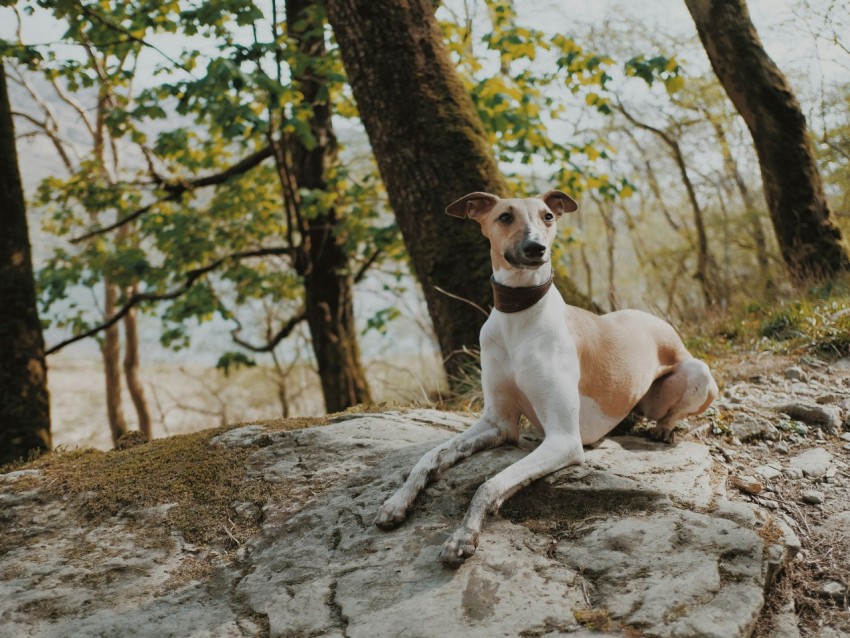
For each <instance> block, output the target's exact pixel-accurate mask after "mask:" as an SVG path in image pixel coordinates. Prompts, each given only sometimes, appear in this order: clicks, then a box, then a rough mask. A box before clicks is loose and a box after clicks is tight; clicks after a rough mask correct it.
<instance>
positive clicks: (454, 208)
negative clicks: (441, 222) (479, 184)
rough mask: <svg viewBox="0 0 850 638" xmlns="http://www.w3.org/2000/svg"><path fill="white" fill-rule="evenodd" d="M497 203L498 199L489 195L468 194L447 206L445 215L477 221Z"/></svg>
mask: <svg viewBox="0 0 850 638" xmlns="http://www.w3.org/2000/svg"><path fill="white" fill-rule="evenodd" d="M498 201H499V198H498V197H496V196H495V195H491V194H490V193H470V194H469V195H464V196H463V197H461V198H460V199H459V200H457V201H456V202H454V203H452V204H449V207H448V208H446V213H447V214H449V215H451V216H452V217H460V218H461V219H467V218H469V219H476V220H477V219H478V218H480V217H481V216H482V215H486V214H487V213H489V212H490V211H491V210H492V209H493V206H495V205H496V204H497V203H498Z"/></svg>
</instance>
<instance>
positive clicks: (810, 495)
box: [800, 490, 824, 505]
mask: <svg viewBox="0 0 850 638" xmlns="http://www.w3.org/2000/svg"><path fill="white" fill-rule="evenodd" d="M800 498H802V499H803V502H804V503H808V504H809V505H820V504H821V503H823V499H824V496H823V492H818V491H817V490H803V492H802V493H801V494H800Z"/></svg>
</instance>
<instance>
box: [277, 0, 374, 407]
mask: <svg viewBox="0 0 850 638" xmlns="http://www.w3.org/2000/svg"><path fill="white" fill-rule="evenodd" d="M314 5H315V2H313V1H312V0H287V3H286V23H287V32H288V34H289V36H290V37H291V38H293V39H294V40H295V41H296V42H297V43H298V50H299V52H300V53H301V54H302V55H303V56H304V64H303V66H301V68H296V69H294V70H293V84H294V85H295V86H296V87H297V88H298V90H300V91H301V93H302V94H303V95H304V101H305V103H306V104H309V105H310V107H311V109H312V114H311V117H310V130H311V132H312V134H313V137H314V138H315V140H316V144H315V145H314V146H313V147H312V148H307V147H306V146H305V145H304V144H303V143H301V142H299V141H298V140H297V138H295V137H294V136H291V137H290V138H289V139H290V140H291V143H290V144H289V145H288V146H289V148H290V149H291V155H292V173H293V177H294V180H295V182H296V183H297V184H298V187H299V188H305V189H310V190H322V191H324V190H327V188H328V184H327V180H326V177H325V176H326V170H327V169H328V168H329V167H331V166H332V165H333V164H335V163H336V162H337V143H336V137H335V135H334V131H333V127H332V126H331V115H332V110H331V105H330V103H329V102H328V98H327V90H323V89H325V87H324V84H325V82H324V80H323V78H322V76H321V73H320V72H319V71H318V70H317V69H316V68H315V66H314V65H313V60H320V59H321V57H322V56H323V55H325V54H326V51H325V43H324V34H323V32H322V29H321V24H315V23H314V21H312V20H310V19H307V17H306V15H304V14H302V12H303V11H304V10H305V9H306V8H307V7H310V6H314ZM299 18H300V19H299ZM323 93H324V94H325V96H324V97H322V94H323ZM303 213H304V215H303V216H304V224H305V225H306V226H305V230H306V234H307V237H302V244H301V250H303V251H304V252H305V254H304V256H303V257H302V259H300V260H299V262H300V264H301V270H302V274H303V276H304V289H305V305H306V308H307V323H308V324H309V326H310V336H311V341H312V346H313V353H314V354H315V356H316V362H317V363H318V367H319V378H320V379H321V383H322V393H323V395H324V399H325V409H326V410H327V411H328V412H339V411H342V410H345V409H346V408H350V407H351V406H354V405H357V404H358V403H368V402H369V401H370V397H369V386H368V384H367V382H366V373H365V371H364V369H363V364H362V362H361V359H360V347H359V344H358V342H357V328H356V326H355V323H354V302H353V289H354V277H353V275H352V273H351V268H350V264H349V261H348V255H347V254H346V252H345V247H344V237H343V236H342V234H341V233H340V226H339V224H338V220H337V216H336V211H335V210H334V209H330V210H327V211H318V212H316V211H303Z"/></svg>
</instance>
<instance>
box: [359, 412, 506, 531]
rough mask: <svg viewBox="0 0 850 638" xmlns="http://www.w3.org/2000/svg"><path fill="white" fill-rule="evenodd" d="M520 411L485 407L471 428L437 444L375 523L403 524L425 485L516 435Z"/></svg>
mask: <svg viewBox="0 0 850 638" xmlns="http://www.w3.org/2000/svg"><path fill="white" fill-rule="evenodd" d="M518 420H519V413H518V412H516V410H511V411H502V413H500V412H499V411H498V410H495V409H485V411H484V414H483V415H482V416H481V418H480V419H478V421H476V422H475V423H474V424H473V425H472V426H471V427H470V428H469V429H468V430H466V431H464V432H461V433H460V434H458V435H457V436H455V437H453V438H451V439H449V440H448V441H446V442H445V443H443V444H442V445H439V446H437V447H436V448H434V449H433V450H431V451H430V452H428V453H427V454H426V455H425V456H423V457H422V458H421V459H419V462H418V463H417V464H416V465H415V466H414V467H413V469H412V470H411V471H410V475H409V476H408V477H407V480H406V481H405V482H404V485H402V486H401V488H400V489H399V490H398V491H397V492H396V493H395V494H393V495H392V496H391V497H390V498H389V499H387V501H386V502H385V503H384V504H383V505H382V506H381V509H379V510H378V515H377V516H376V517H375V525H377V526H378V527H380V528H381V529H392V528H394V527H397V526H398V525H400V524H401V523H402V522H403V521H404V519H405V517H406V516H407V512H408V510H409V509H410V506H411V505H412V504H413V501H414V500H416V497H417V496H418V495H419V492H421V491H422V490H423V489H424V487H425V486H426V485H427V484H428V483H430V482H431V481H433V480H434V479H436V478H437V477H438V476H439V475H440V473H441V472H442V471H443V470H445V469H447V468H449V467H451V466H452V465H455V464H456V463H458V462H459V461H461V460H463V459H465V458H467V457H468V456H470V455H472V454H475V453H476V452H480V451H481V450H487V449H490V448H494V447H497V446H499V445H501V444H502V443H504V442H505V441H506V440H508V439H513V440H515V439H516V438H517V434H518V432H517V422H518Z"/></svg>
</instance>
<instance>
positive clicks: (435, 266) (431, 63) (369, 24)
mask: <svg viewBox="0 0 850 638" xmlns="http://www.w3.org/2000/svg"><path fill="white" fill-rule="evenodd" d="M325 6H326V7H327V12H328V20H329V21H330V23H331V25H332V26H333V29H334V35H335V36H336V40H337V42H338V43H339V48H340V52H341V54H342V60H343V63H344V64H345V69H346V71H347V73H348V78H349V82H350V84H351V88H352V90H353V92H354V97H355V99H356V100H357V105H358V108H359V110H360V116H361V118H362V120H363V124H364V126H365V127H366V132H367V134H368V135H369V140H370V142H371V145H372V150H373V152H374V154H375V158H376V160H377V162H378V167H379V168H380V171H381V176H382V178H383V181H384V184H385V186H386V189H387V194H388V196H389V200H390V204H391V206H392V208H393V210H394V211H395V215H396V219H397V221H398V225H399V227H400V229H401V232H402V235H403V237H404V242H405V245H406V246H407V251H408V253H409V255H410V259H411V262H412V264H413V270H414V273H415V274H416V277H417V278H418V280H419V283H420V284H421V285H422V290H423V293H424V294H425V300H426V302H427V304H428V312H429V314H430V315H431V319H432V321H433V322H434V330H435V332H436V334H437V339H438V341H439V344H440V349H441V351H442V354H443V357H444V359H445V362H446V369H447V372H448V373H449V378H450V380H451V379H452V378H453V375H454V373H455V372H456V371H458V370H459V368H460V367H461V366H462V365H463V364H464V363H466V362H465V361H464V360H463V358H462V357H459V356H457V354H458V353H459V352H460V351H462V350H463V348H465V347H477V346H478V333H479V331H480V329H481V325H482V324H483V322H484V320H485V319H486V317H485V316H484V315H483V314H482V313H481V312H479V311H478V310H476V309H475V308H473V307H471V306H470V305H468V304H466V303H463V302H461V301H458V300H457V299H454V298H451V297H449V296H447V295H444V294H443V293H441V292H439V291H438V290H437V289H438V288H441V289H443V290H445V291H447V292H449V293H451V294H453V295H457V296H459V297H462V298H463V299H466V300H468V301H471V302H473V303H474V304H476V305H478V306H480V307H481V308H488V307H489V306H490V305H491V303H492V299H491V289H490V273H491V266H490V253H489V248H488V245H487V240H486V239H485V238H484V237H482V236H481V232H480V230H479V228H478V225H477V224H474V223H472V222H467V223H464V222H461V221H459V220H457V219H453V218H451V217H449V216H447V215H446V214H445V213H444V211H445V209H446V206H448V205H449V204H450V203H452V202H453V201H455V200H456V199H458V198H460V197H462V196H463V195H465V194H466V193H469V192H472V191H486V192H490V193H494V194H496V195H500V196H502V197H505V196H507V195H508V193H507V186H506V183H505V181H504V178H503V177H502V175H501V174H500V172H499V168H498V166H497V164H496V161H495V158H494V157H493V153H492V151H491V149H490V147H489V143H488V140H487V136H486V134H485V132H484V128H483V126H482V124H481V121H480V120H479V118H478V115H477V113H476V112H475V108H474V106H473V104H472V99H471V98H470V96H469V94H468V93H467V91H466V89H465V88H464V86H463V84H462V82H461V80H460V77H459V76H458V74H457V71H456V70H455V68H454V65H453V64H452V62H451V60H450V58H449V55H448V52H447V50H446V48H445V45H444V44H443V39H442V34H441V33H440V29H439V26H438V25H437V22H436V20H435V19H434V15H433V6H432V4H431V3H429V2H427V1H426V0H411V1H410V2H404V3H402V2H395V1H394V0H327V1H326V2H325Z"/></svg>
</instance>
